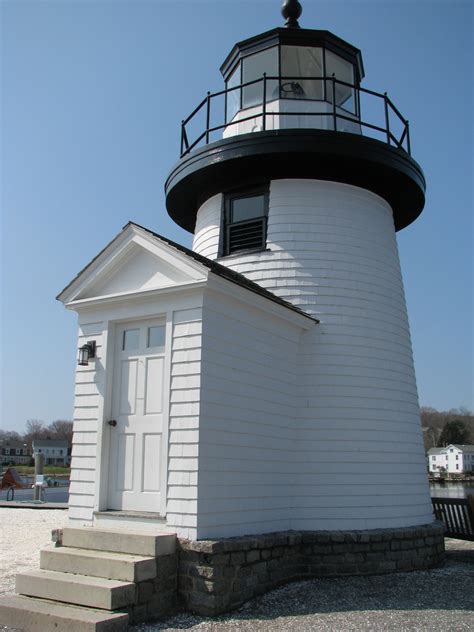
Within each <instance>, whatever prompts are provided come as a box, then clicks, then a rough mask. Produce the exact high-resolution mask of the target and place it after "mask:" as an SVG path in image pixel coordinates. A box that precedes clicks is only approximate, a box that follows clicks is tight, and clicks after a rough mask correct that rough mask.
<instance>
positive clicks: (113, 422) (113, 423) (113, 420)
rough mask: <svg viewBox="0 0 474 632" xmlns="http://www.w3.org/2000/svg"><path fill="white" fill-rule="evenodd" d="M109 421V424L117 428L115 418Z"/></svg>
mask: <svg viewBox="0 0 474 632" xmlns="http://www.w3.org/2000/svg"><path fill="white" fill-rule="evenodd" d="M107 423H108V424H109V426H112V428H115V426H116V425H117V422H116V421H115V419H111V420H110V421H108V422H107Z"/></svg>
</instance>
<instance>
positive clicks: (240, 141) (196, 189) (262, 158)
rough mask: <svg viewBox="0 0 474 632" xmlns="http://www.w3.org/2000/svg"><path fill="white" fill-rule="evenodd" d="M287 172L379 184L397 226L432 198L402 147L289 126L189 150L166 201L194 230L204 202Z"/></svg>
mask: <svg viewBox="0 0 474 632" xmlns="http://www.w3.org/2000/svg"><path fill="white" fill-rule="evenodd" d="M287 178H301V179H310V180H329V181H333V182H342V183H344V184H351V185H353V186H357V187H361V188H362V189H367V190H368V191H372V192H373V193H376V194H377V195H379V196H380V197H382V198H383V199H385V200H386V201H387V202H388V203H389V204H390V206H391V207H392V210H393V215H394V222H395V229H396V230H401V229H402V228H405V226H408V225H409V224H411V223H412V222H413V221H414V220H415V219H416V218H417V217H418V215H419V214H420V213H421V211H422V210H423V207H424V204H425V178H424V175H423V172H422V170H421V167H420V166H419V165H418V163H416V162H415V161H414V160H413V159H412V158H410V156H409V155H408V154H407V153H406V152H405V151H403V150H402V149H396V148H394V147H390V146H389V145H387V144H386V143H384V142H381V141H378V140H374V139H372V138H366V137H364V136H359V135H357V134H348V133H346V132H333V131H326V130H312V129H285V130H273V131H266V132H253V133H250V134H242V135H236V136H232V137H230V138H226V139H224V140H220V141H217V142H215V143H211V144H209V145H206V146H204V147H202V148H200V149H196V150H194V151H192V152H191V153H189V154H186V155H185V156H184V157H183V158H181V160H180V161H179V162H178V163H177V164H176V165H175V166H174V168H173V169H172V171H171V173H170V175H169V176H168V179H167V181H166V184H165V193H166V208H167V210H168V213H169V215H170V217H171V218H172V219H173V220H174V221H175V222H176V223H177V224H179V225H180V226H181V227H182V228H184V229H185V230H188V231H190V232H193V231H194V226H195V223H196V215H197V211H198V209H199V207H200V206H201V205H202V204H203V203H204V202H206V200H208V199H209V198H210V197H212V196H213V195H216V194H217V193H221V192H225V191H229V190H232V189H235V188H237V187H246V186H254V185H259V184H261V183H263V182H268V181H271V180H281V179H287Z"/></svg>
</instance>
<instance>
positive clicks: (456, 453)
mask: <svg viewBox="0 0 474 632" xmlns="http://www.w3.org/2000/svg"><path fill="white" fill-rule="evenodd" d="M428 461H429V471H430V472H433V473H434V472H443V471H444V472H446V473H448V474H463V473H466V472H474V445H454V444H452V445H448V446H446V447H445V448H431V449H430V450H428Z"/></svg>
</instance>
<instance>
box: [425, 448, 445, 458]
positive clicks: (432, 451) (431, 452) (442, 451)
mask: <svg viewBox="0 0 474 632" xmlns="http://www.w3.org/2000/svg"><path fill="white" fill-rule="evenodd" d="M445 450H446V448H430V449H429V450H428V454H429V455H430V456H434V455H435V454H445Z"/></svg>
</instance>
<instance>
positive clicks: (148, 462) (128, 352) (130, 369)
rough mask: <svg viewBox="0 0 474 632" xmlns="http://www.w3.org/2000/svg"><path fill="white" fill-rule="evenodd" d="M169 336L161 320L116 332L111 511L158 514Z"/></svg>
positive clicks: (110, 489) (134, 325)
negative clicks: (166, 339)
mask: <svg viewBox="0 0 474 632" xmlns="http://www.w3.org/2000/svg"><path fill="white" fill-rule="evenodd" d="M165 333H166V326H165V323H164V321H162V320H154V321H137V322H130V323H124V324H122V325H120V326H119V327H117V329H116V340H115V358H114V379H113V389H112V390H113V393H112V407H111V410H112V419H113V420H115V421H116V422H117V425H116V426H112V427H111V429H110V434H109V436H110V454H109V459H110V462H109V480H108V501H109V502H108V505H109V508H110V509H122V510H131V511H149V512H159V511H160V507H161V493H162V485H163V484H164V483H163V481H162V480H161V470H162V467H161V466H162V462H163V461H162V460H163V455H162V450H163V401H164V389H163V386H164V382H165V380H164V370H165Z"/></svg>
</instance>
